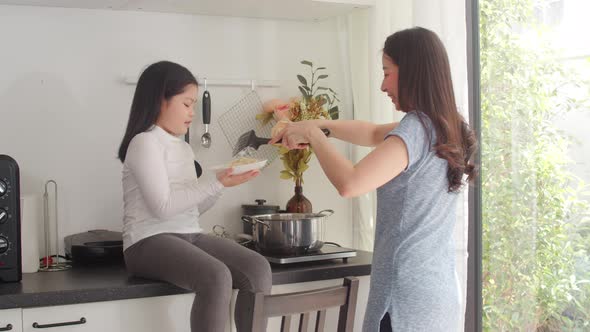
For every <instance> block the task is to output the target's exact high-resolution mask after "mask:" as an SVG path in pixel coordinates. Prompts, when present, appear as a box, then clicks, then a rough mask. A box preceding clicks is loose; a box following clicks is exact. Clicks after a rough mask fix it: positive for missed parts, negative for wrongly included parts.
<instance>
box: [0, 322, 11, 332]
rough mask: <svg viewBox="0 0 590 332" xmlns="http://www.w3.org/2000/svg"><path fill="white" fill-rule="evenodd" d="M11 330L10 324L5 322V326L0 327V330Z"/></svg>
mask: <svg viewBox="0 0 590 332" xmlns="http://www.w3.org/2000/svg"><path fill="white" fill-rule="evenodd" d="M10 330H12V324H7V325H6V326H5V327H0V331H10Z"/></svg>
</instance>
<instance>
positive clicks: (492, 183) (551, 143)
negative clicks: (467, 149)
mask: <svg viewBox="0 0 590 332" xmlns="http://www.w3.org/2000/svg"><path fill="white" fill-rule="evenodd" d="M469 2H470V1H467V3H469ZM470 6H471V5H469V4H468V7H470ZM471 9H472V11H471V13H472V15H471V19H472V22H473V23H472V24H471V25H470V27H471V28H472V29H471V36H472V38H473V39H472V40H473V41H474V43H473V44H474V48H472V49H473V50H474V52H477V53H476V54H475V53H474V54H472V55H473V57H472V59H474V64H473V65H472V68H473V69H474V70H473V71H472V76H471V82H472V85H471V86H472V93H473V94H474V95H472V98H473V100H472V106H474V107H472V114H471V115H472V118H473V119H475V122H474V124H475V127H476V129H478V131H479V133H480V135H481V141H480V142H481V145H480V146H481V151H480V153H481V156H480V158H481V159H480V160H479V163H480V165H481V178H480V183H479V187H478V188H475V189H474V188H472V189H471V190H472V195H471V198H472V199H471V200H470V203H471V205H470V207H471V208H472V211H473V213H472V215H471V216H472V219H471V226H473V228H472V230H475V231H474V232H475V233H471V234H472V235H473V234H476V235H479V236H480V238H479V239H478V238H477V236H476V240H477V239H478V240H479V241H480V242H479V243H475V244H473V245H472V247H471V249H472V250H471V253H472V256H471V258H470V263H471V265H470V266H471V267H472V269H471V270H470V271H471V274H470V276H471V277H472V279H471V280H472V281H473V280H474V278H473V276H476V277H478V278H475V280H477V279H479V282H481V284H480V285H479V286H477V285H476V284H475V283H472V285H476V286H474V287H472V288H471V291H470V293H469V294H468V298H469V300H470V302H471V304H472V305H473V306H474V307H475V308H476V309H477V310H475V311H471V312H469V302H468V313H467V315H468V316H467V322H468V323H467V325H466V327H467V326H473V327H475V326H477V327H478V329H482V330H484V331H588V330H590V143H589V142H590V134H589V131H588V128H587V127H588V124H589V123H590V36H589V34H588V33H587V31H590V23H589V22H588V19H587V17H586V16H585V13H588V12H589V11H590V3H589V2H588V1H587V0H561V1H555V0H530V1H522V0H504V1H498V0H479V1H476V2H475V4H474V5H473V7H472V8H471ZM477 46H479V50H478V49H477ZM478 76H479V77H478ZM478 247H479V249H481V251H480V252H478ZM473 253H475V255H473ZM478 255H480V256H481V260H480V261H479V262H478V261H477V258H478V257H477V256H478ZM473 256H475V258H474V257H473ZM478 264H481V265H480V266H479V267H478ZM473 268H475V270H474V269H473ZM478 269H480V270H479V272H480V273H481V275H479V276H478V275H477V272H478V271H477V270H478ZM478 287H479V289H478ZM478 293H481V299H478V298H477V297H478V296H479V295H480V294H478ZM478 305H479V306H480V307H479V306H478ZM478 312H479V314H480V315H481V316H480V317H477V313H478ZM479 319H480V321H479V322H474V320H479ZM469 322H471V324H472V325H469ZM480 324H481V325H480Z"/></svg>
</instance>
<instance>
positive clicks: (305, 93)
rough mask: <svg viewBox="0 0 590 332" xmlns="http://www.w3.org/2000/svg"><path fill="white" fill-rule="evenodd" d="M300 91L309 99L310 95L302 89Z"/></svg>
mask: <svg viewBox="0 0 590 332" xmlns="http://www.w3.org/2000/svg"><path fill="white" fill-rule="evenodd" d="M299 91H301V94H302V95H303V96H304V97H305V98H309V93H308V92H307V91H306V90H305V89H304V88H302V87H299Z"/></svg>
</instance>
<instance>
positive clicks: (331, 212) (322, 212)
mask: <svg viewBox="0 0 590 332" xmlns="http://www.w3.org/2000/svg"><path fill="white" fill-rule="evenodd" d="M324 213H325V214H324ZM317 214H318V217H329V216H331V215H333V214H334V210H330V209H326V210H322V211H320V212H318V213H317Z"/></svg>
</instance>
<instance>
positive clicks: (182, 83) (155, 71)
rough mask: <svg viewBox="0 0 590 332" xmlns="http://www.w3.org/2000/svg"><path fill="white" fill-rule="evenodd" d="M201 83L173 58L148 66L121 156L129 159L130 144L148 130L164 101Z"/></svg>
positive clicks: (123, 142)
mask: <svg viewBox="0 0 590 332" xmlns="http://www.w3.org/2000/svg"><path fill="white" fill-rule="evenodd" d="M189 84H194V85H197V80H196V79H195V76H193V74H191V72H190V71H189V70H188V69H186V68H185V67H183V66H181V65H179V64H177V63H174V62H170V61H160V62H156V63H154V64H152V65H150V66H149V67H147V68H146V69H145V70H144V71H143V73H141V76H140V77H139V80H138V81H137V87H136V88H135V95H134V96H133V103H132V104H131V112H130V113H129V120H128V121H127V129H126V130H125V136H123V141H122V142H121V146H120V147H119V155H118V156H119V159H120V160H121V162H124V161H125V156H126V155H127V147H129V143H130V142H131V140H132V139H133V137H135V135H137V134H139V133H142V132H144V131H146V130H148V129H149V128H150V127H151V126H152V125H153V124H154V123H156V120H157V119H158V115H160V108H161V106H162V101H164V100H170V98H172V97H174V96H176V95H178V94H181V93H182V92H183V91H184V89H185V88H186V87H187V86H188V85H189Z"/></svg>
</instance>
